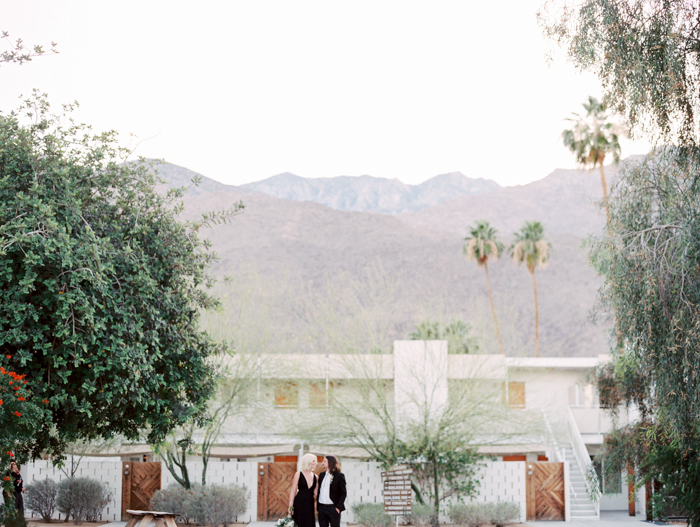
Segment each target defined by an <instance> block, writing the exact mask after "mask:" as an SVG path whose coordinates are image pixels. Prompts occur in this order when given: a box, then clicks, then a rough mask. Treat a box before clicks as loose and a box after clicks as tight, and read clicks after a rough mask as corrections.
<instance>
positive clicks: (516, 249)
mask: <svg viewBox="0 0 700 527" xmlns="http://www.w3.org/2000/svg"><path fill="white" fill-rule="evenodd" d="M551 247H552V246H551V244H550V243H549V242H547V241H546V240H545V239H544V227H542V224H541V223H540V222H539V221H526V222H525V225H523V226H522V227H521V228H520V230H519V231H518V232H516V233H515V240H514V241H513V243H512V244H511V246H510V254H511V256H512V257H513V261H514V262H516V263H517V264H518V266H519V265H520V264H522V263H524V264H525V266H526V267H527V270H528V272H529V273H530V274H531V275H532V286H533V289H534V291H535V357H539V356H540V328H539V320H540V312H539V307H538V305H537V278H536V276H535V271H536V270H537V269H538V268H540V269H541V268H543V267H544V266H545V264H546V263H547V260H549V250H550V249H551Z"/></svg>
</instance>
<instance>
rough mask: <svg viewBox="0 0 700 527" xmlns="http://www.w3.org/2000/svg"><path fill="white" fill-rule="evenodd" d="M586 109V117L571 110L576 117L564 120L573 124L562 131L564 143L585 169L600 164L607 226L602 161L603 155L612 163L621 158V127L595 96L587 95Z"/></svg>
mask: <svg viewBox="0 0 700 527" xmlns="http://www.w3.org/2000/svg"><path fill="white" fill-rule="evenodd" d="M583 107H584V108H585V109H586V117H585V118H584V117H581V116H580V115H579V114H577V113H574V114H573V115H575V118H568V119H566V120H567V121H571V122H573V123H575V125H574V127H573V128H572V129H571V130H564V131H563V132H562V134H561V135H562V139H563V140H564V145H565V146H567V147H568V148H569V150H571V151H572V152H573V153H574V155H575V156H576V161H578V162H579V163H580V164H581V165H583V166H584V168H589V169H590V170H593V169H594V168H595V167H596V165H598V166H600V180H601V183H602V184H603V203H604V204H605V217H606V219H607V223H608V225H610V208H609V206H608V186H607V183H606V181H605V169H604V168H603V162H604V161H605V156H606V155H608V154H611V155H612V156H613V162H614V163H618V162H619V161H620V151H621V149H620V141H619V136H620V135H621V133H622V130H621V129H620V126H619V125H617V124H614V123H612V122H610V121H608V120H607V119H608V116H607V115H606V114H605V105H604V104H603V103H601V102H598V99H596V98H595V97H590V96H589V97H588V103H583Z"/></svg>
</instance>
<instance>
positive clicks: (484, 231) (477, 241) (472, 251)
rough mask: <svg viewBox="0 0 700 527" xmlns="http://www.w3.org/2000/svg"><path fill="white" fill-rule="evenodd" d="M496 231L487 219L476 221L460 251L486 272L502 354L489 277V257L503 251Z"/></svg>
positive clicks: (498, 254)
mask: <svg viewBox="0 0 700 527" xmlns="http://www.w3.org/2000/svg"><path fill="white" fill-rule="evenodd" d="M497 233H498V231H496V229H495V228H493V227H491V224H489V222H488V221H486V220H479V221H477V222H476V224H475V225H474V226H473V227H470V228H469V235H468V236H467V237H466V238H464V241H466V242H467V244H466V245H465V246H464V247H463V248H462V251H463V253H464V255H465V256H466V258H467V260H476V263H477V265H478V266H479V267H483V268H484V272H485V273H486V287H487V290H488V294H489V303H490V304H491V314H492V315H493V323H494V325H495V327H496V339H497V340H498V348H499V349H500V350H501V354H502V353H503V344H502V343H501V332H500V331H499V329H498V319H497V318H496V309H495V308H494V306H493V295H492V294H491V278H490V277H489V258H491V259H493V260H497V259H498V257H499V256H500V254H501V253H502V252H503V244H502V243H501V242H500V241H499V240H498V237H497Z"/></svg>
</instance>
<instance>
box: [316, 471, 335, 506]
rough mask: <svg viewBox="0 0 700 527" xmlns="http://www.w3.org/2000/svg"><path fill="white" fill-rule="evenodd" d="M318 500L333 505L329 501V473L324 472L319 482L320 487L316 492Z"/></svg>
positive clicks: (323, 503)
mask: <svg viewBox="0 0 700 527" xmlns="http://www.w3.org/2000/svg"><path fill="white" fill-rule="evenodd" d="M318 502H319V503H320V504H322V505H333V502H332V501H331V475H330V473H329V472H326V475H325V476H324V477H323V481H322V482H321V488H320V490H319V493H318Z"/></svg>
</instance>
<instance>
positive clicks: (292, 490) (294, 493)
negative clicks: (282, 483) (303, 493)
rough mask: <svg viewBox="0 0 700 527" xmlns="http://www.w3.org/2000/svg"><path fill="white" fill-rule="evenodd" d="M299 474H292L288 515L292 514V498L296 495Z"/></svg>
mask: <svg viewBox="0 0 700 527" xmlns="http://www.w3.org/2000/svg"><path fill="white" fill-rule="evenodd" d="M299 474H301V473H300V472H297V473H296V474H294V479H292V488H291V490H290V491H289V509H287V510H288V511H289V513H290V514H291V512H292V506H293V505H294V497H295V496H296V495H297V485H299Z"/></svg>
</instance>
